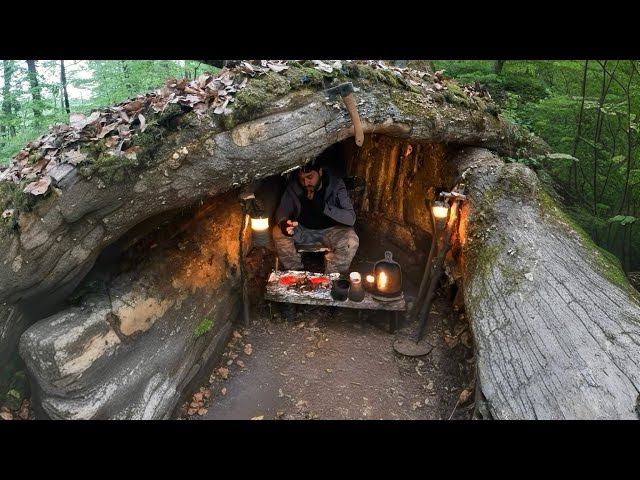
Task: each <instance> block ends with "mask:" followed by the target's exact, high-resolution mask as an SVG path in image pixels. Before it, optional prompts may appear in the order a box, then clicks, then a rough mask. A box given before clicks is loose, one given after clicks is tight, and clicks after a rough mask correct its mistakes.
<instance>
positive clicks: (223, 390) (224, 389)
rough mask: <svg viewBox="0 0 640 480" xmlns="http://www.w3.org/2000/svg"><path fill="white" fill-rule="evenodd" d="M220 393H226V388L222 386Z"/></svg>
mask: <svg viewBox="0 0 640 480" xmlns="http://www.w3.org/2000/svg"><path fill="white" fill-rule="evenodd" d="M220 393H221V394H222V395H226V394H227V389H226V388H225V387H223V388H222V390H220Z"/></svg>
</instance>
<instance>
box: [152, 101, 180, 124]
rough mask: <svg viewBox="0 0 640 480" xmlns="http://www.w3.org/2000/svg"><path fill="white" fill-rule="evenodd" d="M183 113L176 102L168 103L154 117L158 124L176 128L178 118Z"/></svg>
mask: <svg viewBox="0 0 640 480" xmlns="http://www.w3.org/2000/svg"><path fill="white" fill-rule="evenodd" d="M184 114H185V111H184V110H183V109H182V107H181V106H180V105H179V104H177V103H169V104H167V106H166V107H165V108H164V110H163V111H162V112H160V113H159V114H158V116H157V117H156V118H155V119H154V120H155V122H156V123H157V124H158V125H163V126H164V127H166V128H170V129H173V128H176V127H177V123H178V122H179V118H180V117H181V116H182V115H184Z"/></svg>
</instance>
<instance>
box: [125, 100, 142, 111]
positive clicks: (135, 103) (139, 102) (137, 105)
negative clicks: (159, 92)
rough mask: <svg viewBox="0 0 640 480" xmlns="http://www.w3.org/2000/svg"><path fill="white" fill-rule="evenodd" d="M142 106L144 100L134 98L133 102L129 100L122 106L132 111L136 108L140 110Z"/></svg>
mask: <svg viewBox="0 0 640 480" xmlns="http://www.w3.org/2000/svg"><path fill="white" fill-rule="evenodd" d="M143 106H144V102H143V101H142V100H140V99H138V100H134V101H133V102H129V103H127V104H126V105H125V106H124V109H125V110H126V111H127V112H134V111H136V110H140V109H141V108H142V107H143Z"/></svg>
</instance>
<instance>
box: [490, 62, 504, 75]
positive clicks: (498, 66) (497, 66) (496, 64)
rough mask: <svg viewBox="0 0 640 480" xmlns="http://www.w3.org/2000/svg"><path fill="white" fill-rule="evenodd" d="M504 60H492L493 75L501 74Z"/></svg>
mask: <svg viewBox="0 0 640 480" xmlns="http://www.w3.org/2000/svg"><path fill="white" fill-rule="evenodd" d="M505 62H506V60H494V62H493V73H495V74H496V75H499V74H500V72H502V67H504V64H505Z"/></svg>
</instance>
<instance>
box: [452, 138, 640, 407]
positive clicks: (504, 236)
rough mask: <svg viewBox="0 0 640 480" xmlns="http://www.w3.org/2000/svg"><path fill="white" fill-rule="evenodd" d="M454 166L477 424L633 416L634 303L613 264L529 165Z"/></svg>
mask: <svg viewBox="0 0 640 480" xmlns="http://www.w3.org/2000/svg"><path fill="white" fill-rule="evenodd" d="M452 161H453V162H454V163H455V164H456V165H457V166H458V171H459V172H460V173H461V175H462V177H463V178H464V179H465V181H466V183H467V190H466V191H465V194H466V195H467V201H466V202H465V203H464V204H463V212H462V220H461V225H460V232H461V237H462V238H463V256H464V262H463V270H464V298H465V306H466V311H467V314H468V316H469V321H470V324H471V325H472V328H473V334H474V338H475V344H476V349H477V351H476V354H477V361H478V363H477V365H478V377H477V382H478V383H477V384H476V388H478V389H479V390H478V395H477V396H476V398H478V399H479V400H481V399H482V396H484V397H485V401H484V402H483V401H479V402H478V406H479V411H480V413H481V414H482V416H483V417H493V418H499V419H637V413H636V411H635V409H636V408H637V407H636V405H637V397H638V391H639V390H640V301H639V298H640V297H639V295H638V292H636V291H635V290H633V288H631V286H630V285H629V284H628V282H627V279H626V277H625V276H624V274H623V272H622V270H621V269H620V268H619V266H617V265H616V264H615V263H612V262H613V261H615V259H613V256H612V255H611V256H610V257H611V258H612V259H613V260H609V258H610V257H609V256H605V255H604V254H603V252H604V250H601V249H599V248H597V247H596V246H595V245H594V243H593V242H592V241H591V239H590V238H589V237H588V236H587V235H586V234H585V233H584V232H583V231H582V230H580V229H579V227H577V228H576V227H574V225H575V224H574V223H573V222H572V221H571V220H570V219H569V217H567V216H566V215H565V214H564V213H563V212H562V211H561V210H560V209H559V208H558V207H557V206H556V205H555V202H554V201H553V200H551V198H550V197H549V196H548V195H547V194H546V193H545V192H544V191H542V188H541V185H540V183H539V181H538V179H537V177H536V174H535V173H534V172H533V171H532V170H530V169H529V168H527V167H525V166H523V165H520V164H504V163H503V162H502V161H501V160H500V159H499V158H498V157H496V156H495V155H493V154H492V153H490V152H489V151H487V150H484V149H478V148H465V149H464V152H461V153H459V154H458V155H456V156H455V157H453V158H452ZM618 264H619V263H618ZM480 392H481V394H482V395H480Z"/></svg>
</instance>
